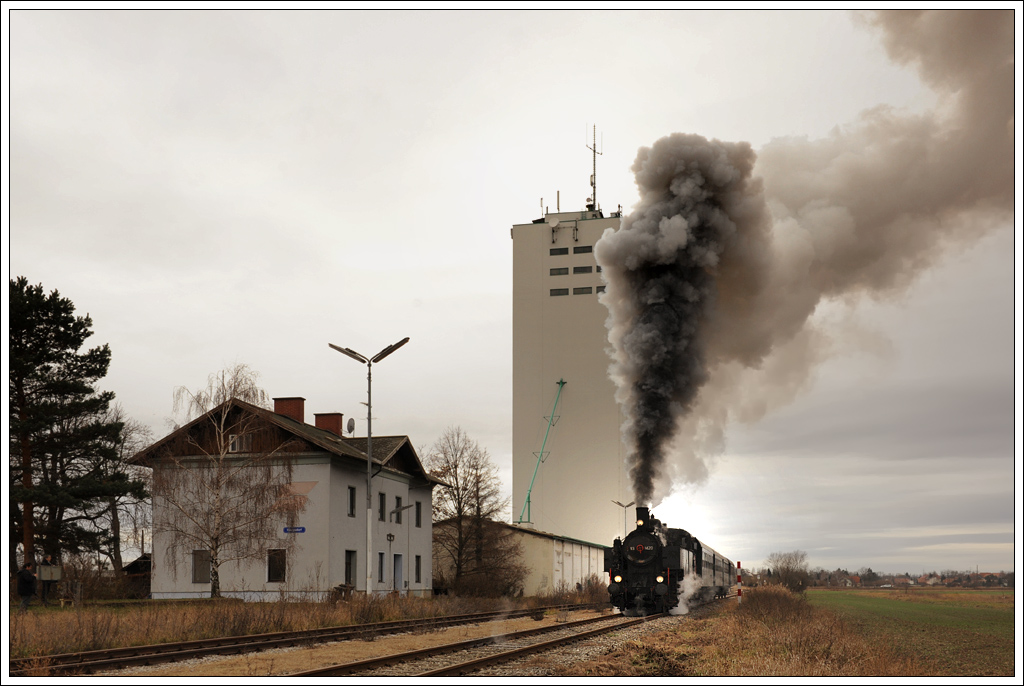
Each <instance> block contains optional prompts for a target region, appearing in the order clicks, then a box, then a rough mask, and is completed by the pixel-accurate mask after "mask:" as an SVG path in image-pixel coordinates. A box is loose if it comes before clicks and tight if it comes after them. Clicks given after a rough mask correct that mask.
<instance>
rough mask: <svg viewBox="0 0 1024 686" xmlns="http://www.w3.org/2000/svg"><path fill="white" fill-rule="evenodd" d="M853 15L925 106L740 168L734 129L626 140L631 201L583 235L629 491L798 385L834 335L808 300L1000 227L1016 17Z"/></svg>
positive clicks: (1006, 219) (744, 158) (881, 277)
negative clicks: (631, 155)
mask: <svg viewBox="0 0 1024 686" xmlns="http://www.w3.org/2000/svg"><path fill="white" fill-rule="evenodd" d="M862 18H863V20H864V21H865V23H867V24H870V25H873V26H874V27H876V28H878V29H880V30H881V33H882V39H883V43H884V45H885V47H886V49H887V51H888V53H889V55H890V57H891V58H892V59H893V60H895V61H897V62H900V63H903V64H907V65H910V66H914V67H916V68H917V70H918V72H919V74H920V75H921V78H922V80H923V81H924V82H925V83H926V84H927V85H929V86H930V87H931V88H932V89H933V90H934V92H935V93H936V95H937V96H938V98H939V104H938V106H937V107H936V109H935V110H934V111H932V112H927V113H924V114H902V113H899V112H896V111H894V110H892V109H891V108H887V107H877V108H874V109H871V110H868V111H865V112H864V113H862V114H861V116H860V117H859V118H858V119H857V120H856V121H855V122H853V123H852V124H849V125H847V126H844V127H836V129H835V130H834V131H833V132H832V133H831V135H830V136H828V137H827V138H824V139H821V140H816V141H808V140H807V139H776V140H774V141H772V142H771V143H770V144H769V145H767V146H766V147H765V148H764V149H762V150H761V152H760V155H759V157H758V159H757V161H756V167H755V155H754V153H753V151H752V150H751V148H750V146H749V145H748V144H746V143H723V142H720V141H715V140H711V141H709V140H706V139H704V138H702V137H700V136H695V135H684V134H673V135H671V136H668V137H666V138H663V139H661V140H659V141H657V142H656V143H655V144H654V145H653V146H652V147H651V148H643V149H641V150H640V152H639V154H638V155H637V159H636V162H635V163H634V165H633V171H634V173H635V174H636V181H637V186H638V188H639V191H640V201H639V203H638V204H637V206H636V207H635V209H634V211H633V212H632V213H631V214H630V215H629V216H628V217H626V218H625V219H623V221H622V225H621V227H620V228H619V230H618V231H615V232H613V231H611V230H609V232H607V233H606V235H605V236H604V237H603V238H602V239H601V241H599V242H598V244H597V246H596V248H595V250H596V257H597V261H598V263H599V264H601V265H602V266H603V274H604V278H605V281H606V283H607V290H606V294H605V295H604V296H603V298H602V302H604V304H605V305H606V306H607V307H608V310H609V317H608V329H609V342H610V344H611V353H612V365H611V368H610V375H611V376H612V378H613V380H614V381H615V382H616V385H617V393H616V399H617V400H618V402H619V404H620V405H621V407H622V408H623V411H624V414H625V416H626V420H625V424H624V426H623V440H624V441H625V442H626V445H627V451H628V453H629V460H630V471H631V476H632V479H633V483H634V491H635V494H636V497H637V501H638V502H639V503H643V504H647V503H651V504H653V502H654V500H655V498H660V497H663V496H664V495H667V493H668V489H669V488H670V487H671V485H672V482H690V483H698V482H700V481H702V480H703V479H704V478H706V476H707V466H706V459H707V458H708V457H709V456H711V455H714V454H716V453H717V452H719V451H721V450H722V448H723V445H724V443H723V437H724V430H725V426H726V424H727V423H728V422H729V421H732V420H739V421H747V422H750V421H756V420H758V419H760V418H761V417H762V416H763V415H764V414H765V412H767V411H769V410H771V409H773V408H775V407H778V406H780V405H782V404H784V403H786V402H788V401H790V400H791V399H792V398H793V397H794V396H795V395H796V394H797V393H799V392H800V391H801V390H802V389H803V388H805V387H806V386H807V385H808V383H809V380H810V378H811V375H812V372H813V369H814V367H815V366H816V365H817V364H818V363H820V362H821V361H823V360H824V359H826V358H827V357H828V356H829V355H830V354H833V353H834V352H836V349H837V345H838V343H837V340H836V339H835V338H833V337H832V336H830V332H829V331H828V330H827V329H826V327H825V326H824V325H822V324H821V323H820V322H819V321H817V320H815V319H814V318H812V315H813V314H814V312H815V309H816V308H817V307H818V306H819V304H820V303H822V302H823V301H831V302H839V303H843V304H846V305H850V306H852V305H855V304H856V301H857V300H858V299H859V298H861V297H863V296H868V297H871V298H876V299H883V298H887V297H891V296H894V295H898V294H900V293H902V292H903V291H904V290H905V289H906V287H907V286H909V285H910V284H911V283H912V282H913V281H914V279H915V278H916V277H917V276H918V275H919V274H920V273H922V272H923V271H924V270H926V269H928V268H929V267H930V266H931V265H933V264H934V263H935V262H936V261H937V260H939V259H940V258H941V257H942V256H943V255H944V254H948V253H949V252H950V251H952V250H955V249H956V248H957V247H958V246H962V245H964V244H965V243H967V242H970V241H973V240H976V239H977V238H978V237H980V236H982V235H984V234H985V233H987V232H989V231H991V230H993V229H996V228H999V227H1006V226H1008V225H1012V213H1013V202H1014V143H1013V134H1014V119H1013V116H1014V83H1015V82H1014V17H1013V12H1012V11H979V12H967V11H963V12H952V11H935V12H931V11H901V12H891V13H890V12H886V13H880V14H874V15H866V16H864V17H862ZM1008 259H1009V257H1008ZM853 339H855V336H844V337H843V340H844V342H845V343H848V342H849V341H850V340H853ZM668 455H671V456H672V459H671V460H670V461H666V458H667V456H668Z"/></svg>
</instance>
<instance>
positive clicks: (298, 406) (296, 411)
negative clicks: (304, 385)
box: [274, 398, 306, 424]
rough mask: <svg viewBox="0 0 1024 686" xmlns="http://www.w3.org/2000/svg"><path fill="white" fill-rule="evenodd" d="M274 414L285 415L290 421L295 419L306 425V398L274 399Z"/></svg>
mask: <svg viewBox="0 0 1024 686" xmlns="http://www.w3.org/2000/svg"><path fill="white" fill-rule="evenodd" d="M274 413H275V414H283V415H284V416H285V417H288V418H289V419H294V420H295V421H297V422H298V423H300V424H305V423H306V420H305V416H306V399H305V398H274Z"/></svg>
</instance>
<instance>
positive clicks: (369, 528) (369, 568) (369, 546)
mask: <svg viewBox="0 0 1024 686" xmlns="http://www.w3.org/2000/svg"><path fill="white" fill-rule="evenodd" d="M408 342H409V337H408V336H406V337H405V338H403V339H402V340H400V341H398V342H397V343H393V344H392V345H389V346H388V347H386V348H384V349H383V350H381V351H380V352H379V353H377V354H376V355H374V356H373V357H371V358H369V359H367V358H366V357H364V356H363V355H360V354H359V353H357V352H356V351H355V350H353V349H352V348H342V347H339V346H337V345H334V344H333V343H328V344H327V345H329V346H330V347H332V348H334V349H335V350H337V351H338V352H339V353H341V354H342V355H348V356H349V357H351V358H352V359H353V360H355V361H356V362H359V363H361V364H365V365H366V593H367V595H369V594H370V590H371V588H372V587H373V557H372V556H373V497H372V495H371V493H372V490H373V487H372V483H371V482H372V480H373V472H372V469H373V408H372V406H371V405H372V400H373V399H372V393H371V391H372V388H373V385H372V379H373V363H374V362H380V361H381V360H383V359H384V358H385V357H387V356H388V355H390V354H391V353H393V352H395V351H396V350H398V349H399V348H401V347H402V346H403V345H405V344H406V343H408Z"/></svg>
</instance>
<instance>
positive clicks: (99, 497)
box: [8, 277, 145, 565]
mask: <svg viewBox="0 0 1024 686" xmlns="http://www.w3.org/2000/svg"><path fill="white" fill-rule="evenodd" d="M9 315H10V323H9V334H8V340H9V358H10V409H9V419H10V433H9V446H10V453H9V455H10V503H11V505H10V507H11V515H12V516H11V521H12V537H11V543H10V545H11V553H12V555H11V564H12V565H14V564H16V560H15V555H14V554H13V553H14V552H15V549H16V546H17V544H18V542H19V541H20V542H21V544H22V548H23V551H22V552H23V555H24V559H26V560H31V559H33V557H34V555H35V553H36V548H37V546H38V545H39V544H40V543H41V547H42V548H43V550H44V551H45V552H47V553H50V554H51V555H54V556H55V557H59V555H60V554H61V552H82V551H96V550H98V549H100V547H101V544H103V543H106V544H107V545H109V544H110V543H111V542H110V541H109V540H107V539H109V537H110V534H109V532H108V531H106V530H105V528H104V527H101V526H98V525H97V524H96V519H97V517H99V516H100V514H101V513H102V512H103V510H104V509H105V508H106V507H107V504H108V503H109V502H110V499H111V498H117V497H119V496H123V495H125V494H128V493H131V494H134V495H135V496H136V497H138V496H142V495H144V494H145V491H144V488H143V485H142V483H141V482H139V481H136V480H132V479H130V478H129V477H128V476H127V474H126V472H125V469H124V467H123V463H122V462H121V461H120V460H119V459H118V452H117V450H116V445H117V443H118V442H119V440H120V437H121V430H122V423H121V422H119V421H110V420H109V418H108V417H107V415H108V410H109V408H110V403H111V401H112V400H113V398H114V394H113V393H112V392H110V391H103V392H101V391H98V390H97V389H96V388H95V387H94V384H95V383H96V382H97V381H99V380H100V379H102V378H103V377H104V376H106V374H107V369H108V367H109V366H110V347H109V346H107V345H103V346H100V347H95V348H91V349H89V350H86V351H85V352H79V350H80V349H81V348H82V346H83V344H84V343H85V341H86V339H88V338H89V337H90V336H91V335H92V319H91V318H90V317H89V316H88V315H86V316H84V317H77V316H75V306H74V304H73V303H72V302H71V301H70V300H68V299H67V298H62V297H61V296H60V294H59V293H58V292H57V291H53V292H52V293H50V294H49V295H46V294H45V293H44V291H43V287H42V285H37V286H30V285H29V284H28V281H27V279H25V277H18V278H17V279H12V280H11V282H10V311H9Z"/></svg>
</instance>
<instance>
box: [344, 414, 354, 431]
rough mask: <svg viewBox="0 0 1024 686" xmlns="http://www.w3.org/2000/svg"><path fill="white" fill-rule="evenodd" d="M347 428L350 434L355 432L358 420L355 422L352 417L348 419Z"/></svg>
mask: <svg viewBox="0 0 1024 686" xmlns="http://www.w3.org/2000/svg"><path fill="white" fill-rule="evenodd" d="M345 428H346V429H347V430H348V432H349V433H352V432H354V431H355V430H356V420H354V419H352V418H351V417H349V418H348V425H347V426H346V427H345Z"/></svg>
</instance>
